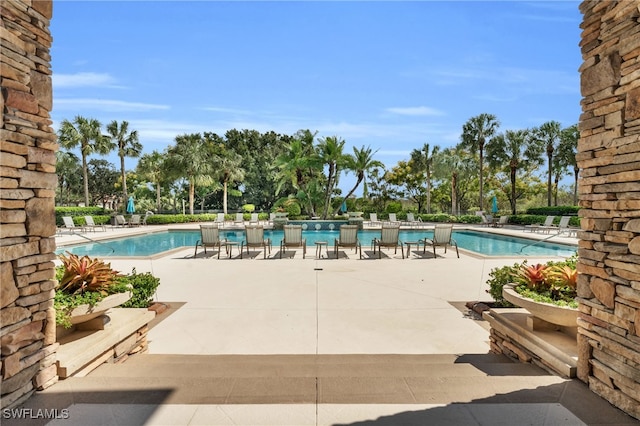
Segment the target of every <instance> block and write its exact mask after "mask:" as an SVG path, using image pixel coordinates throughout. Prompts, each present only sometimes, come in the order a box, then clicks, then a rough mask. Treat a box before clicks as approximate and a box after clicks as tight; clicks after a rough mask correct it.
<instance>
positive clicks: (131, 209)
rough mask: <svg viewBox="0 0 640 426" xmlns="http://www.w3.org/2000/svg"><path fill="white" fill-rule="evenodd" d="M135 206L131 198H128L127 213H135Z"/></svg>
mask: <svg viewBox="0 0 640 426" xmlns="http://www.w3.org/2000/svg"><path fill="white" fill-rule="evenodd" d="M135 211H136V206H135V205H134V204H133V197H129V201H127V213H135Z"/></svg>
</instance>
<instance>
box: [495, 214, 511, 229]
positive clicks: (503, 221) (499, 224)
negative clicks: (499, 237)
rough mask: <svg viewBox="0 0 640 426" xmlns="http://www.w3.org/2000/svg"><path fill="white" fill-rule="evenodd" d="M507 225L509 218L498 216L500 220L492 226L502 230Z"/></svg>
mask: <svg viewBox="0 0 640 426" xmlns="http://www.w3.org/2000/svg"><path fill="white" fill-rule="evenodd" d="M507 223H509V216H500V219H499V220H498V221H497V222H496V223H495V224H494V226H495V227H496V228H502V227H503V226H505V225H506V224H507Z"/></svg>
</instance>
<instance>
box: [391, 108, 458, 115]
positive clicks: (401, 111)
mask: <svg viewBox="0 0 640 426" xmlns="http://www.w3.org/2000/svg"><path fill="white" fill-rule="evenodd" d="M385 111H387V112H390V113H392V114H398V115H411V116H434V115H435V116H439V115H445V114H444V113H443V112H442V111H439V110H437V109H435V108H430V107H426V106H419V107H397V108H387V109H386V110H385Z"/></svg>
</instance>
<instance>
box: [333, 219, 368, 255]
mask: <svg viewBox="0 0 640 426" xmlns="http://www.w3.org/2000/svg"><path fill="white" fill-rule="evenodd" d="M339 247H353V248H354V249H355V250H356V254H358V250H360V259H362V246H361V245H360V240H358V225H341V226H340V236H339V238H336V239H335V242H334V246H333V251H334V254H335V256H336V259H337V258H338V248H339Z"/></svg>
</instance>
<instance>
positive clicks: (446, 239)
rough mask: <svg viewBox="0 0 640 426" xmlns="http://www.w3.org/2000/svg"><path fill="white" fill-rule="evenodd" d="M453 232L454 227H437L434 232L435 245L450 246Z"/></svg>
mask: <svg viewBox="0 0 640 426" xmlns="http://www.w3.org/2000/svg"><path fill="white" fill-rule="evenodd" d="M452 232H453V225H444V224H439V225H436V226H435V228H434V230H433V243H434V244H436V245H439V244H449V243H450V242H451V233H452Z"/></svg>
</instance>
